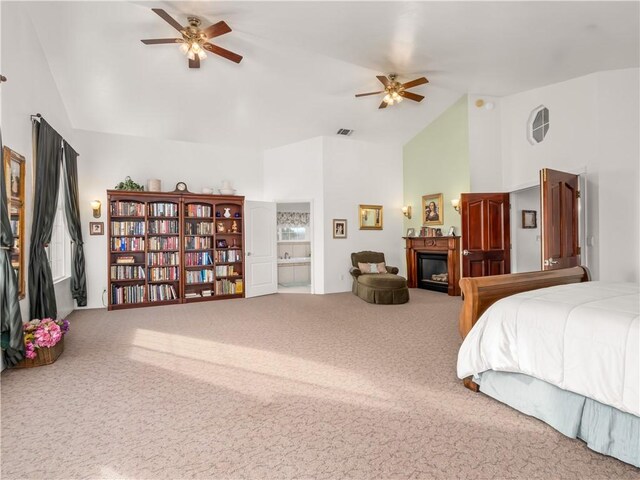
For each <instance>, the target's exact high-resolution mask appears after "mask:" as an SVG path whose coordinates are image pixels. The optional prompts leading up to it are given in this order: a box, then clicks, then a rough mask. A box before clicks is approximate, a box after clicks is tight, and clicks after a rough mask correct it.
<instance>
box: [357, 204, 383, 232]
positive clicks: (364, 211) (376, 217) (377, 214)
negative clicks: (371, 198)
mask: <svg viewBox="0 0 640 480" xmlns="http://www.w3.org/2000/svg"><path fill="white" fill-rule="evenodd" d="M358 218H359V219H360V230H382V226H383V221H382V220H383V219H382V205H360V207H359V209H358Z"/></svg>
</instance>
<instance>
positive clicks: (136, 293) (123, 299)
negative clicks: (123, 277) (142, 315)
mask: <svg viewBox="0 0 640 480" xmlns="http://www.w3.org/2000/svg"><path fill="white" fill-rule="evenodd" d="M144 300H145V298H144V285H126V286H117V285H112V286H111V304H112V305H121V304H123V303H142V302H144Z"/></svg>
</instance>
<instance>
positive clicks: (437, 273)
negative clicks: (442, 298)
mask: <svg viewBox="0 0 640 480" xmlns="http://www.w3.org/2000/svg"><path fill="white" fill-rule="evenodd" d="M418 288H424V289H426V290H435V291H436V292H444V293H447V291H448V289H449V274H448V265H447V254H446V253H425V252H418Z"/></svg>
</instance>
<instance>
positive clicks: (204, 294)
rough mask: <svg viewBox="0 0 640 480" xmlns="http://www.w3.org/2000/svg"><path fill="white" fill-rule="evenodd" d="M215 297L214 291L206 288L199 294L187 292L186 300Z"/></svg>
mask: <svg viewBox="0 0 640 480" xmlns="http://www.w3.org/2000/svg"><path fill="white" fill-rule="evenodd" d="M211 296H213V291H212V290H211V289H209V288H205V289H204V290H201V291H199V292H185V294H184V298H198V297H211Z"/></svg>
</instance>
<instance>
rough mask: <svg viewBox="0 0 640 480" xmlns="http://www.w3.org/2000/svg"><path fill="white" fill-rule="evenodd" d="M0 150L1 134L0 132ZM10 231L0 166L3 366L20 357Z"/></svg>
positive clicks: (15, 281) (20, 326)
mask: <svg viewBox="0 0 640 480" xmlns="http://www.w3.org/2000/svg"><path fill="white" fill-rule="evenodd" d="M0 152H2V133H0ZM12 247H13V234H12V233H11V222H10V220H9V212H8V210H7V191H6V184H5V178H4V168H3V166H2V165H0V249H1V250H0V313H2V349H3V350H4V361H5V363H6V364H7V365H9V366H11V365H15V364H16V363H18V362H19V361H20V360H22V359H23V358H24V341H23V339H22V315H21V314H20V303H19V302H18V279H17V278H16V274H15V272H14V271H13V267H12V266H11V248H12Z"/></svg>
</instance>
